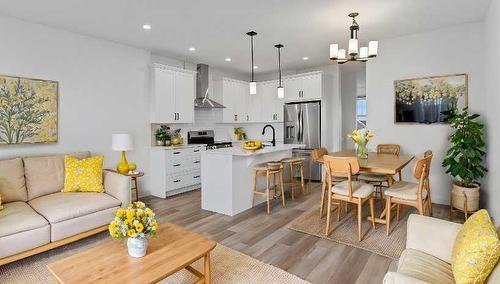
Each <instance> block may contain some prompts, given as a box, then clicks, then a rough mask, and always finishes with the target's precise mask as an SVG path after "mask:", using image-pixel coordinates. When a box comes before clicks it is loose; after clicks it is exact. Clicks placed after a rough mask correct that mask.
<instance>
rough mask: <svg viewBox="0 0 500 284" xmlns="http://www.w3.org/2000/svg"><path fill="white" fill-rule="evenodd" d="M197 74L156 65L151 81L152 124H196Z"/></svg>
mask: <svg viewBox="0 0 500 284" xmlns="http://www.w3.org/2000/svg"><path fill="white" fill-rule="evenodd" d="M195 84H196V76H195V72H193V71H188V70H183V69H177V68H173V67H167V66H161V65H155V66H154V67H153V68H152V81H151V122H153V123H192V122H194V98H195V91H196V88H195Z"/></svg>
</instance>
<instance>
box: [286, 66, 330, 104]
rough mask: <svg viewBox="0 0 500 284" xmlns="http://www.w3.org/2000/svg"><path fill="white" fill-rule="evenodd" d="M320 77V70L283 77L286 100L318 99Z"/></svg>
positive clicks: (319, 95)
mask: <svg viewBox="0 0 500 284" xmlns="http://www.w3.org/2000/svg"><path fill="white" fill-rule="evenodd" d="M321 77H322V73H321V72H314V73H306V74H300V75H295V76H291V77H287V78H285V80H284V87H285V99H286V101H304V100H320V99H321V90H322V82H321Z"/></svg>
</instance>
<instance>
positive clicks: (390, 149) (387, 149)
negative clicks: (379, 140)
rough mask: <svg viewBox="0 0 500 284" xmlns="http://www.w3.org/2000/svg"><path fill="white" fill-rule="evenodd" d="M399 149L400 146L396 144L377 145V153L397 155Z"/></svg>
mask: <svg viewBox="0 0 500 284" xmlns="http://www.w3.org/2000/svg"><path fill="white" fill-rule="evenodd" d="M400 151H401V146H399V145H398V144H378V145H377V153H379V154H392V155H396V156H399V152H400Z"/></svg>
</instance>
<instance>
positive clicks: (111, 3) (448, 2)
mask: <svg viewBox="0 0 500 284" xmlns="http://www.w3.org/2000/svg"><path fill="white" fill-rule="evenodd" d="M489 2H490V0H376V1H375V0H329V1H325V0H177V1H173V0H43V1H40V0H15V1H13V0H0V13H2V14H5V15H8V16H13V17H16V18H20V19H24V20H26V21H30V22H36V23H41V24H45V25H49V26H52V27H56V28H61V29H65V30H69V31H73V32H77V33H82V34H86V35H91V36H95V37H99V38H104V39H108V40H112V41H116V42H120V43H124V44H128V45H132V46H136V47H140V48H145V49H148V50H151V51H153V52H154V53H156V54H160V55H165V56H169V57H173V58H177V59H181V60H187V61H189V62H194V63H201V62H203V63H207V64H210V65H212V66H215V67H218V68H221V69H225V70H230V71H233V72H237V73H248V72H249V69H250V44H249V38H248V37H247V36H246V35H245V33H246V32H248V31H250V30H255V31H257V32H258V33H259V35H257V37H256V39H255V47H256V51H255V65H257V66H259V69H258V70H256V72H258V73H268V72H271V71H273V70H276V68H277V58H276V57H277V54H276V49H275V48H274V47H273V46H274V44H276V43H282V44H284V46H285V47H284V48H283V49H282V66H283V68H284V69H300V68H307V67H312V66H319V65H325V64H329V62H330V61H329V59H328V45H329V44H330V43H332V42H338V43H340V44H341V45H343V46H345V45H347V39H348V26H349V25H350V23H351V22H350V19H349V18H348V17H347V14H348V13H349V12H351V11H358V12H359V13H360V16H359V17H358V19H357V20H358V23H359V24H360V27H361V29H360V40H361V43H365V44H366V42H367V41H368V40H380V39H384V38H390V37H396V36H400V35H405V34H412V33H417V32H421V31H427V30H435V29H439V28H442V27H446V26H451V25H456V24H461V23H466V22H475V21H481V20H482V18H483V16H484V14H485V13H486V10H487V9H488V6H489ZM144 23H148V24H150V25H151V26H152V29H151V30H150V31H144V30H143V29H142V25H143V24H144ZM191 46H194V47H196V52H189V51H188V48H189V47H191ZM304 56H307V57H309V60H308V61H303V60H302V57H304ZM226 57H231V59H232V61H231V62H230V63H228V62H225V61H224V59H225V58H226Z"/></svg>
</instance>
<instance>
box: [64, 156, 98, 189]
mask: <svg viewBox="0 0 500 284" xmlns="http://www.w3.org/2000/svg"><path fill="white" fill-rule="evenodd" d="M103 160H104V157H103V156H95V157H90V158H87V159H82V160H79V159H77V158H75V157H73V156H64V170H65V173H66V174H65V180H64V189H63V190H62V192H76V191H82V192H103V191H104V186H103V184H102V182H103V178H102V164H103Z"/></svg>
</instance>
